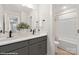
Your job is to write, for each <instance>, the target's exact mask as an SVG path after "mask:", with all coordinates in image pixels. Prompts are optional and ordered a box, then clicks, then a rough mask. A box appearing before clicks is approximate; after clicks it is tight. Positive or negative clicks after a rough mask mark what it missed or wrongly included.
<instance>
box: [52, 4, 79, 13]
mask: <svg viewBox="0 0 79 59" xmlns="http://www.w3.org/2000/svg"><path fill="white" fill-rule="evenodd" d="M64 7H66V8H64ZM66 9H79V4H53V10H54V13H56V14H57V13H59V12H62V11H64V10H66Z"/></svg>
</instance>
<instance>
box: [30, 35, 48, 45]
mask: <svg viewBox="0 0 79 59" xmlns="http://www.w3.org/2000/svg"><path fill="white" fill-rule="evenodd" d="M46 39H47V36H43V37H38V38H34V39H31V40H29V44H34V43H38V42H41V41H43V40H46Z"/></svg>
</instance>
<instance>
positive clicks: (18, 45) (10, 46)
mask: <svg viewBox="0 0 79 59" xmlns="http://www.w3.org/2000/svg"><path fill="white" fill-rule="evenodd" d="M27 45H28V41H21V42H16V43H12V44H8V45H4V46H0V53H5V52H10V51H13V50H16V49H19V48H21V47H24V46H27Z"/></svg>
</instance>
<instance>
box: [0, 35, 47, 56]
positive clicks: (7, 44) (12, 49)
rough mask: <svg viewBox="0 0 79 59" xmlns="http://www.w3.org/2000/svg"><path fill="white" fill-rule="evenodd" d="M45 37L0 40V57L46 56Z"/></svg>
mask: <svg viewBox="0 0 79 59" xmlns="http://www.w3.org/2000/svg"><path fill="white" fill-rule="evenodd" d="M46 54H47V35H46V34H40V35H32V36H28V37H23V38H16V39H14V38H13V39H6V40H0V55H46Z"/></svg>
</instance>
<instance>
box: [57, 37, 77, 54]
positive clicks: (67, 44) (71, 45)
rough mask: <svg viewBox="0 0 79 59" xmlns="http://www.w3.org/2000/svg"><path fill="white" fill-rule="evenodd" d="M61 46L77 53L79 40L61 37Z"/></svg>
mask: <svg viewBox="0 0 79 59" xmlns="http://www.w3.org/2000/svg"><path fill="white" fill-rule="evenodd" d="M58 47H59V48H61V49H64V50H65V51H67V52H70V53H72V54H77V41H72V40H68V39H67V38H65V39H59V45H58Z"/></svg>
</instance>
